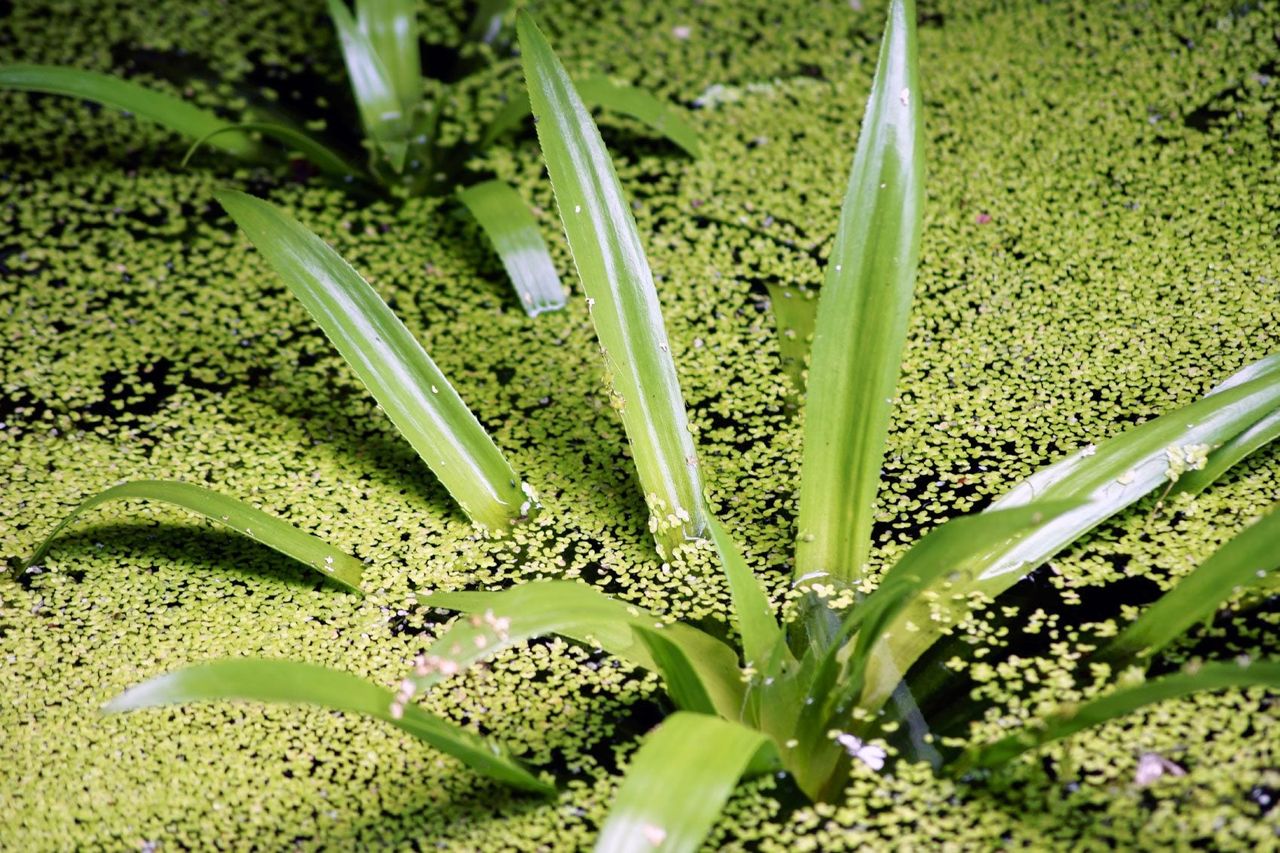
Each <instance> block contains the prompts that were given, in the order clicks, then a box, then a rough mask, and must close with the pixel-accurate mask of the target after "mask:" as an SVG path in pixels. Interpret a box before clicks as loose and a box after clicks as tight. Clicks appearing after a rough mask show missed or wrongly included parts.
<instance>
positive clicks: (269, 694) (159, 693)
mask: <svg viewBox="0 0 1280 853" xmlns="http://www.w3.org/2000/svg"><path fill="white" fill-rule="evenodd" d="M226 699H233V700H235V699H238V700H247V701H251V702H280V703H289V704H305V705H318V706H320V707H322V708H329V709H331V710H334V711H342V712H344V713H348V714H360V715H362V716H365V717H372V718H373V719H375V720H382V721H383V722H386V723H390V724H391V725H393V726H395V727H396V728H399V729H403V730H404V731H406V732H408V733H409V734H411V735H413V736H414V737H416V738H417V739H418V740H421V741H425V742H426V743H428V744H430V745H431V746H434V747H435V748H436V749H438V750H440V751H441V752H444V753H447V754H449V755H452V756H453V757H454V758H457V759H458V760H459V761H461V762H463V763H464V764H466V765H467V766H469V767H471V768H472V769H474V770H477V771H479V772H480V773H483V774H484V775H486V776H488V777H489V778H491V779H496V780H497V781H499V782H503V783H505V784H507V785H511V786H513V787H516V788H520V789H522V790H525V791H533V792H534V793H538V794H553V793H555V789H554V788H553V787H552V786H550V785H548V784H547V783H546V782H543V781H542V780H541V779H539V778H538V777H536V776H534V775H533V774H532V773H530V772H529V771H528V770H527V769H525V767H524V766H523V765H522V764H520V762H518V761H516V760H515V759H514V758H512V757H511V756H510V755H509V754H508V753H507V752H506V750H504V749H502V748H501V747H499V746H497V745H496V744H493V743H490V742H489V741H486V740H484V739H483V738H481V737H479V736H478V735H474V734H472V733H471V732H469V731H467V730H466V729H462V728H459V727H458V726H456V725H454V724H453V723H450V722H448V721H447V720H442V719H440V718H439V717H437V716H435V715H433V714H428V713H427V712H426V711H424V710H422V709H421V708H419V707H418V706H417V705H414V704H413V703H406V704H400V703H399V702H397V701H396V696H395V695H393V694H392V693H391V691H389V690H385V689H383V688H381V687H378V686H377V685H374V684H370V683H369V682H367V681H365V680H364V679H363V678H359V677H358V676H355V675H352V674H351V673H347V672H339V671H338V670H333V669H327V668H325V667H322V666H316V665H314V664H309V663H296V662H294V661H287V660H259V659H255V658H237V659H233V660H222V661H214V662H212V663H205V664H198V665H196V666H192V667H187V668H186V669H180V670H178V671H176V672H170V673H167V674H165V675H161V676H157V677H156V678H152V679H150V680H149V681H144V682H143V683H142V684H139V685H137V686H136V687H131V688H129V689H128V690H126V691H125V692H124V693H121V694H120V695H119V696H117V697H115V698H114V699H112V700H111V701H110V702H108V703H107V704H106V705H104V706H103V709H102V710H103V711H104V712H106V713H108V714H118V713H123V712H127V711H137V710H140V709H142V708H160V707H164V706H166V705H185V704H188V703H190V702H213V701H220V700H226ZM393 706H394V707H395V708H396V709H397V710H393Z"/></svg>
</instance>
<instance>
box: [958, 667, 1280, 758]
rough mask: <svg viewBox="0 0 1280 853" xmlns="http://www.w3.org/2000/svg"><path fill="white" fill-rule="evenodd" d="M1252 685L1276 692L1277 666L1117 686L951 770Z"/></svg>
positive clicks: (974, 752)
mask: <svg viewBox="0 0 1280 853" xmlns="http://www.w3.org/2000/svg"><path fill="white" fill-rule="evenodd" d="M1258 686H1261V687H1269V688H1272V689H1275V688H1280V663H1274V662H1270V661H1260V662H1258V663H1253V664H1248V665H1246V666H1240V665H1239V664H1236V663H1206V664H1202V665H1200V667H1199V668H1197V669H1196V670H1195V671H1194V672H1179V673H1175V674H1173V675H1166V676H1162V677H1160V678H1156V679H1153V680H1151V681H1147V682H1145V683H1143V684H1139V685H1137V686H1134V687H1122V688H1120V689H1118V690H1114V691H1112V692H1111V693H1108V694H1106V695H1105V696H1101V697H1099V698H1097V699H1092V700H1090V701H1088V702H1085V703H1083V704H1081V705H1078V706H1075V707H1072V708H1068V709H1065V710H1063V711H1062V712H1060V713H1058V714H1056V715H1055V716H1052V717H1050V718H1048V719H1047V720H1044V721H1043V722H1040V723H1037V724H1036V725H1035V726H1033V727H1029V728H1027V729H1025V730H1023V731H1021V732H1018V733H1017V734H1013V735H1009V736H1008V737H1006V738H1004V739H1003V740H999V741H996V742H995V743H991V744H987V745H986V746H982V747H976V748H973V749H971V750H970V751H969V752H968V753H967V754H966V755H965V756H963V757H962V758H961V759H960V760H959V761H957V762H956V764H955V767H954V769H955V771H956V772H964V771H966V770H969V769H972V768H983V767H985V768H990V767H998V766H1000V765H1001V764H1005V763H1007V762H1009V761H1011V760H1013V759H1014V758H1017V757H1018V756H1019V755H1021V754H1023V753H1024V752H1028V751H1030V750H1033V749H1036V748H1038V747H1040V746H1042V745H1044V744H1046V743H1049V742H1050V741H1055V740H1060V739H1061V738H1064V737H1069V736H1070V735H1073V734H1075V733H1076V732H1078V731H1081V730H1083V729H1087V728H1089V727H1091V726H1097V725H1101V724H1102V723H1106V722H1110V721H1111V720H1114V719H1118V718H1120V717H1123V716H1126V715H1128V714H1132V713H1133V712H1134V711H1137V710H1138V709H1139V708H1142V707H1144V706H1146V705H1151V704H1153V703H1155V702H1163V701H1165V700H1166V699H1177V698H1179V697H1182V696H1187V695H1190V694H1192V693H1199V692H1201V691H1204V690H1225V689H1227V688H1230V687H1258Z"/></svg>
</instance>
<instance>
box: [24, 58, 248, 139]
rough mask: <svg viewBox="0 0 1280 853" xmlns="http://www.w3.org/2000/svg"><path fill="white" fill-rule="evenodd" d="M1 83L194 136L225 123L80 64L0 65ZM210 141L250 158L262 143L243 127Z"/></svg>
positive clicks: (209, 132) (205, 134) (172, 98)
mask: <svg viewBox="0 0 1280 853" xmlns="http://www.w3.org/2000/svg"><path fill="white" fill-rule="evenodd" d="M0 88H6V89H21V90H23V91H26V92H44V93H47V94H52V95H67V96H69V97H72V98H83V99H85V100H87V101H94V102H95V103H99V104H103V105H105V106H108V107H114V108H116V109H119V110H125V111H126V112H130V113H133V114H134V115H136V116H139V117H141V118H144V119H147V120H148V121H152V122H155V123H156V124H159V125H163V126H164V127H167V128H169V129H170V130H172V131H174V132H176V133H180V134H182V135H184V136H189V137H191V138H193V139H203V138H205V137H207V136H210V134H213V133H215V132H217V131H218V130H220V129H222V128H223V127H225V126H226V124H227V122H226V121H225V120H223V119H220V118H218V117H217V116H216V115H214V114H213V113H210V112H206V111H205V110H202V109H200V108H199V107H195V106H192V105H191V104H189V103H187V102H186V101H184V100H182V99H180V98H175V97H173V96H172V95H166V94H164V93H163V92H156V91H153V90H151V89H148V88H146V87H145V86H139V85H138V84H137V83H131V82H129V81H128V80H123V79H121V78H119V77H113V76H111V75H110V74H99V73H98V72H96V71H82V70H80V69H79V68H64V67H62V66H57V65H5V66H0ZM209 144H211V145H214V146H216V147H218V148H221V149H222V150H223V151H227V152H229V153H231V154H234V155H236V156H237V157H243V158H245V159H249V160H256V159H259V158H260V157H261V156H262V149H261V146H259V145H258V143H257V142H256V141H254V139H253V138H252V137H251V136H249V134H247V133H244V132H243V131H237V132H234V133H227V134H223V135H220V136H218V137H217V141H216V142H215V141H212V140H211V141H210V143H209Z"/></svg>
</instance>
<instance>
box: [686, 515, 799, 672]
mask: <svg viewBox="0 0 1280 853" xmlns="http://www.w3.org/2000/svg"><path fill="white" fill-rule="evenodd" d="M707 530H708V532H709V533H710V534H711V541H712V544H714V545H715V547H716V553H717V555H718V556H719V558H720V566H721V568H722V569H723V570H724V574H725V578H726V579H727V580H728V581H729V593H730V595H732V596H733V611H734V617H735V620H734V621H736V622H737V624H738V632H739V633H740V634H742V652H743V655H744V656H745V657H746V661H747V664H748V665H749V666H755V667H766V665H767V668H766V669H765V674H766V675H773V674H774V670H775V669H777V668H780V667H783V666H785V665H787V664H789V663H792V662H793V658H792V657H791V655H790V653H789V652H788V651H787V650H786V648H785V646H784V645H781V644H780V643H779V641H780V640H781V639H782V629H781V628H780V627H779V626H778V620H777V619H775V618H774V616H773V609H772V608H771V607H770V606H769V597H768V596H767V595H766V594H765V591H764V587H763V586H761V585H760V579H759V578H757V577H756V576H755V575H754V574H752V572H751V569H750V567H748V566H747V562H746V560H744V559H743V557H742V552H741V551H740V550H739V549H738V545H737V543H736V542H734V541H733V537H731V536H730V535H729V534H728V533H727V532H726V531H725V529H724V525H722V524H721V523H720V521H719V519H717V518H715V517H714V516H711V515H708V516H707Z"/></svg>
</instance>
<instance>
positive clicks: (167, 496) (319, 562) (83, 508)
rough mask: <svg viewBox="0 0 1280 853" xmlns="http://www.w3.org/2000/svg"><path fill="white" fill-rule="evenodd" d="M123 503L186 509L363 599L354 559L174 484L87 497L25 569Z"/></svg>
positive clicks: (147, 484)
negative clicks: (62, 538)
mask: <svg viewBox="0 0 1280 853" xmlns="http://www.w3.org/2000/svg"><path fill="white" fill-rule="evenodd" d="M118 500H150V501H160V502H162V503H167V504H172V505H174V506H177V507H182V508H183V509H185V510H189V511H191V512H194V513H196V514H198V515H202V516H204V517H205V518H207V519H209V520H210V521H212V522H215V523H217V524H222V525H225V526H227V527H230V528H231V529H232V530H235V531H237V532H239V533H243V534H244V535H245V536H248V537H249V538H250V539H254V540H257V541H258V542H261V543H262V544H264V545H266V546H267V547H269V548H274V549H275V550H277V551H279V552H280V553H281V554H284V555H286V556H289V557H292V558H293V559H295V560H297V561H298V562H300V563H302V564H304V565H306V566H307V567H308V568H311V569H314V570H316V571H317V572H319V573H320V574H322V575H324V576H325V577H327V578H330V579H331V580H333V581H334V582H335V583H337V584H339V585H340V586H343V587H346V588H347V589H349V590H351V591H352V592H356V593H360V594H362V595H363V592H362V591H361V589H360V572H361V570H362V569H363V566H362V565H361V564H360V561H359V560H357V559H356V558H355V557H352V556H350V555H348V554H344V553H343V552H342V551H339V550H338V549H337V548H334V547H333V546H331V545H329V544H328V543H326V542H324V541H323V540H321V539H317V538H316V537H315V536H312V535H311V534H310V533H304V532H302V531H301V530H299V529H298V528H296V527H294V526H293V525H291V524H288V523H287V522H284V521H281V520H280V519H278V518H276V517H274V516H271V515H267V514H266V513H265V512H263V511H262V510H260V509H254V508H253V507H251V506H249V505H248V504H246V503H243V502H241V501H238V500H236V499H235V498H229V497H227V496H226V495H221V494H218V493H217V492H213V491H210V490H209V489H204V488H201V487H200V486H193V485H191V484H190V483H179V482H175V481H172V480H135V481H133V482H131V483H122V484H120V485H118V486H112V487H111V488H109V489H106V490H104V491H101V492H99V493H98V494H96V495H94V496H93V497H91V498H88V499H87V500H85V501H84V502H82V503H81V504H80V505H79V506H78V507H76V508H75V509H74V510H72V511H71V512H70V513H69V514H68V515H67V517H66V518H64V519H62V521H60V522H59V523H58V526H57V527H55V528H54V529H53V532H52V533H50V534H49V535H48V536H46V537H45V539H44V541H43V542H41V543H40V547H38V548H37V549H36V551H35V553H34V554H32V555H31V559H29V560H27V561H26V563H24V564H22V567H21V570H22V571H25V570H26V569H28V568H30V567H31V566H33V565H35V564H36V563H38V562H39V561H40V560H41V558H43V557H44V555H45V554H46V553H47V552H48V550H49V547H50V546H51V545H52V544H53V542H54V540H55V539H57V538H58V534H59V533H61V532H62V531H63V529H64V528H65V527H66V526H67V525H69V524H71V522H73V521H75V520H76V519H77V518H79V517H80V516H81V515H83V514H84V513H85V512H87V511H88V510H91V509H93V508H94V507H96V506H98V505H100V504H104V503H107V502H108V501H118Z"/></svg>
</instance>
